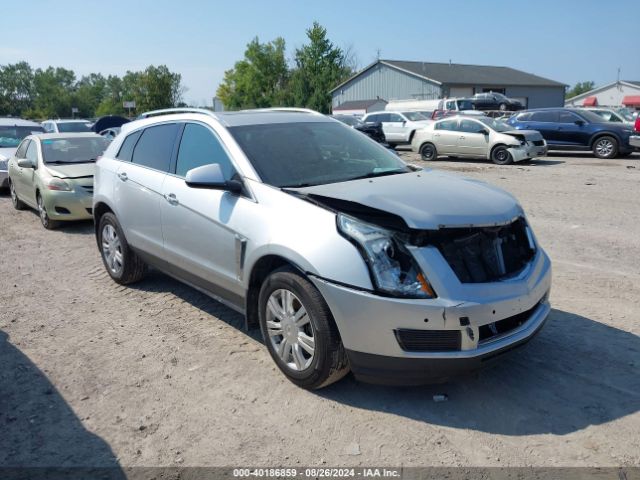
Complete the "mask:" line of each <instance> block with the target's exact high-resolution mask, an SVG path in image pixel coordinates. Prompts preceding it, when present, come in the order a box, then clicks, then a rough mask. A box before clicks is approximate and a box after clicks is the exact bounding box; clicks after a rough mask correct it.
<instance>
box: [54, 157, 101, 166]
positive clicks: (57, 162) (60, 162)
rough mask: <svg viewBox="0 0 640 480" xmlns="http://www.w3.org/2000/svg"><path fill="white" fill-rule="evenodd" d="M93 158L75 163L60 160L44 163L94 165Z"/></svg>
mask: <svg viewBox="0 0 640 480" xmlns="http://www.w3.org/2000/svg"><path fill="white" fill-rule="evenodd" d="M95 161H96V159H95V158H89V159H87V160H78V161H77V162H63V161H62V160H54V161H52V162H45V163H46V164H47V165H75V164H78V163H94V162H95Z"/></svg>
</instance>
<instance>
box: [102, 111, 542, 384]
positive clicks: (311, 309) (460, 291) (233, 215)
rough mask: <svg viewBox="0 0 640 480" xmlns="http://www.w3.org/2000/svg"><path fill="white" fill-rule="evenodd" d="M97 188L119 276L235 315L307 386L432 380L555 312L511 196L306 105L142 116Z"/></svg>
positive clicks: (115, 145) (537, 250) (111, 151)
mask: <svg viewBox="0 0 640 480" xmlns="http://www.w3.org/2000/svg"><path fill="white" fill-rule="evenodd" d="M94 190H95V191H94V197H93V198H94V204H93V213H94V217H95V225H96V237H97V243H98V247H99V249H100V252H101V254H102V259H103V261H104V265H105V267H106V269H107V271H108V272H109V275H110V276H111V277H112V278H113V279H114V280H115V281H116V282H118V283H121V284H129V283H132V282H135V281H138V280H140V279H141V278H142V277H143V275H144V273H145V269H146V268H147V266H153V267H155V268H157V269H159V270H161V271H164V272H166V273H167V274H169V275H171V276H173V277H175V278H177V279H179V280H181V281H183V282H185V283H187V284H189V285H191V286H193V287H195V288H197V289H199V290H201V291H203V292H205V293H207V294H208V295H210V296H212V297H213V298H215V299H217V300H219V301H221V302H223V303H225V304H227V305H228V306H230V307H232V308H234V309H236V310H238V311H240V312H243V313H244V314H245V317H246V326H247V328H252V327H258V326H259V327H260V329H261V330H262V334H263V337H264V342H265V344H266V347H267V348H268V350H269V353H270V354H271V356H272V357H273V359H274V361H275V362H276V364H277V365H278V367H279V368H280V370H282V372H283V373H284V374H285V375H286V376H287V377H288V378H289V379H290V380H291V381H293V382H294V383H296V384H297V385H299V386H301V387H305V388H319V387H322V386H325V385H328V384H330V383H332V382H334V381H336V380H338V379H340V378H341V377H343V376H344V375H345V374H346V373H347V372H348V371H349V370H351V371H352V372H353V373H354V374H355V376H356V377H357V378H358V379H361V380H365V381H371V382H379V383H392V384H420V383H426V382H433V381H440V380H442V379H444V378H448V377H450V376H452V375H455V374H458V373H462V372H465V371H468V370H471V369H475V368H478V367H480V366H481V365H483V364H484V363H485V361H487V360H489V359H495V358H496V357H498V356H499V354H501V353H504V352H506V351H509V350H512V349H513V348H514V347H515V346H517V345H520V344H523V343H525V342H527V341H528V340H529V339H530V338H531V337H533V336H534V335H535V334H536V333H537V332H538V331H539V330H540V328H541V327H542V325H543V323H544V322H545V320H546V318H547V315H548V314H549V310H550V306H549V301H548V297H549V289H550V286H551V264H550V262H549V258H548V257H547V255H546V254H545V252H544V251H543V250H542V248H541V247H540V246H539V244H538V242H537V240H536V238H535V235H534V234H533V232H532V231H531V228H530V226H529V224H528V222H527V220H526V217H525V214H524V212H523V210H522V207H521V206H520V205H519V204H518V202H517V201H516V200H515V198H513V197H512V196H511V195H510V194H508V193H506V192H504V191H502V190H499V189H497V188H495V187H492V186H490V185H487V184H485V183H483V182H480V181H477V180H470V179H465V178H461V177H457V176H454V175H449V174H445V173H442V172H438V171H435V170H431V169H422V168H417V167H414V166H411V165H407V164H405V163H403V162H402V160H400V159H399V158H398V157H397V156H396V155H395V154H393V153H391V152H390V151H388V150H387V149H386V148H384V147H381V146H380V145H378V144H377V143H376V142H374V141H373V140H371V139H369V138H368V137H366V136H365V135H364V134H362V133H359V132H357V131H356V130H353V129H352V128H349V127H347V126H345V125H343V124H342V123H340V122H338V121H336V120H333V119H331V118H329V117H326V116H324V115H321V114H319V113H316V112H312V111H309V110H299V109H268V110H253V111H241V112H233V113H211V112H209V111H206V110H195V109H194V110H190V109H180V110H176V109H173V110H163V111H156V112H149V113H147V114H144V115H143V116H142V118H141V119H139V120H137V121H134V122H131V123H128V124H126V125H124V126H123V127H122V133H121V135H119V136H118V137H117V138H116V139H115V140H114V141H113V142H112V143H111V145H110V146H109V147H108V149H107V150H106V152H105V153H104V155H103V156H102V158H100V159H99V160H98V162H97V171H96V175H95V186H94ZM500 358H502V357H500Z"/></svg>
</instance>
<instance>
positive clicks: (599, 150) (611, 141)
mask: <svg viewBox="0 0 640 480" xmlns="http://www.w3.org/2000/svg"><path fill="white" fill-rule="evenodd" d="M593 154H594V155H595V156H596V157H598V158H614V157H615V156H616V155H617V154H618V141H617V140H616V139H615V138H613V137H609V136H604V137H600V138H598V139H596V141H595V142H594V143H593Z"/></svg>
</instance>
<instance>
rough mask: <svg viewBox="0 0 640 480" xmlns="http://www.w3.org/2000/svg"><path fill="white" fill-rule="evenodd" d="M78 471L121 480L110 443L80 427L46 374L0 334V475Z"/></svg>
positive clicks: (46, 475)
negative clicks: (77, 469) (95, 470)
mask: <svg viewBox="0 0 640 480" xmlns="http://www.w3.org/2000/svg"><path fill="white" fill-rule="evenodd" d="M36 467H40V468H42V467H55V468H56V469H58V471H57V472H51V471H48V470H47V469H40V468H36ZM77 467H81V468H82V474H83V475H89V476H87V477H86V478H105V477H106V478H108V479H110V480H111V479H124V478H125V475H124V473H123V472H122V470H121V469H120V466H119V465H118V461H117V459H116V457H115V455H114V453H113V452H112V450H111V448H110V447H109V445H108V444H107V443H106V442H105V441H104V440H102V439H101V438H100V437H98V436H97V435H95V434H93V433H91V432H89V431H87V430H86V429H85V428H84V427H83V425H82V422H81V421H80V419H79V418H78V417H76V415H75V413H74V412H73V410H72V409H71V407H70V406H69V405H68V404H67V402H66V401H65V400H64V398H63V397H62V395H61V394H60V392H58V391H57V390H56V388H55V387H54V386H53V385H52V384H51V382H49V380H48V379H47V377H46V375H45V374H44V373H43V372H42V371H41V370H40V369H39V368H38V367H37V366H36V365H34V364H33V363H32V362H31V361H30V360H29V358H28V357H27V356H26V355H25V354H23V353H22V352H21V351H20V350H19V349H18V348H17V347H15V346H14V345H12V344H11V343H9V337H8V335H7V334H6V333H4V332H3V331H1V330H0V470H1V471H2V475H0V476H2V477H3V478H14V477H15V478H17V477H16V475H18V476H19V474H22V475H24V477H23V478H49V477H50V476H51V475H53V476H54V477H55V476H56V475H58V474H59V473H60V470H59V469H60V468H69V469H71V470H70V472H71V471H72V470H73V469H74V468H77ZM14 469H15V470H14ZM90 469H98V470H100V472H99V475H98V476H92V475H91V470H90ZM5 475H6V476H5ZM72 476H73V475H72Z"/></svg>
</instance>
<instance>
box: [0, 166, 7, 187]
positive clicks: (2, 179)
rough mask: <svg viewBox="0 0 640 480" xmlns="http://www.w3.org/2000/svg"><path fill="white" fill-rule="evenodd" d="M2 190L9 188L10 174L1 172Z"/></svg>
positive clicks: (0, 183) (4, 171)
mask: <svg viewBox="0 0 640 480" xmlns="http://www.w3.org/2000/svg"><path fill="white" fill-rule="evenodd" d="M0 188H9V172H7V171H6V170H0Z"/></svg>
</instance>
